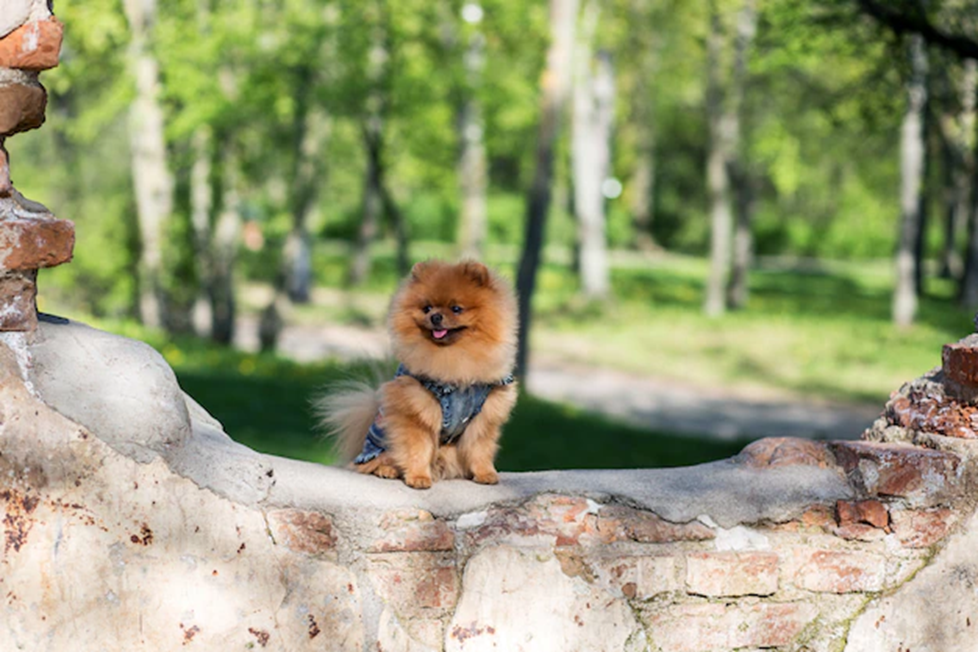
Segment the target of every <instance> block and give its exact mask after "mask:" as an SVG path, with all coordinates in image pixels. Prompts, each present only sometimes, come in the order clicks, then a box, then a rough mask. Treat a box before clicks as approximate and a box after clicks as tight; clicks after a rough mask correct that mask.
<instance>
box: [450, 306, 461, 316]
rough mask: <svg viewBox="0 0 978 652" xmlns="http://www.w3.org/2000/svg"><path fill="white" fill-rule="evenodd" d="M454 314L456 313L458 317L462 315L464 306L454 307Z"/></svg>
mask: <svg viewBox="0 0 978 652" xmlns="http://www.w3.org/2000/svg"><path fill="white" fill-rule="evenodd" d="M452 312H454V313H455V314H456V315H461V314H462V306H452Z"/></svg>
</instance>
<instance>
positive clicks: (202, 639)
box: [0, 0, 978, 652]
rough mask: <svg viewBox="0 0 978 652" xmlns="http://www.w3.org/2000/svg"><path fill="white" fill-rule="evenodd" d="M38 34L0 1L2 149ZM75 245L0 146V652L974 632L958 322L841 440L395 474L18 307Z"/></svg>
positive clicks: (48, 46) (40, 57)
mask: <svg viewBox="0 0 978 652" xmlns="http://www.w3.org/2000/svg"><path fill="white" fill-rule="evenodd" d="M60 30H61V28H60V25H59V24H58V23H57V21H56V20H55V19H53V18H52V17H51V15H50V12H49V10H48V6H47V4H46V3H44V2H40V1H36V0H0V152H2V143H3V139H4V138H6V137H8V136H10V135H11V134H13V133H15V132H17V131H20V130H23V129H26V128H30V127H34V126H37V125H38V124H40V122H41V121H42V119H43V97H44V91H43V88H42V87H41V86H40V85H39V83H38V82H37V69H39V68H44V67H49V66H50V65H53V64H54V63H55V62H56V60H57V51H58V44H59V43H60ZM39 107H40V108H39ZM38 110H40V111H41V113H40V114H38ZM72 241H73V229H72V227H71V224H70V223H67V222H63V221H59V220H55V219H54V218H53V217H52V216H51V215H50V214H49V213H48V212H47V210H46V209H44V208H43V207H40V206H38V205H37V204H34V203H33V202H30V201H29V200H27V199H24V198H23V197H22V196H21V195H20V194H19V193H17V191H16V190H15V189H14V188H13V186H12V184H11V183H10V182H9V166H8V165H7V162H6V155H5V153H4V154H2V155H0V330H3V331H6V332H4V333H0V506H2V509H3V517H2V520H0V529H2V532H3V537H2V546H3V549H2V553H0V651H4V652H5V651H6V650H31V651H37V652H43V651H48V650H50V651H62V650H66V651H72V652H76V651H81V652H84V651H88V650H91V651H96V650H152V651H160V650H163V651H166V650H189V649H199V650H208V651H210V650H221V651H224V650H249V649H250V650H259V649H267V650H288V651H302V650H350V651H362V650H371V651H374V650H376V651H386V652H422V651H431V650H435V651H441V650H445V651H453V652H454V651H463V650H464V651H475V650H504V651H507V652H519V651H530V650H533V651H549V650H553V651H554V652H557V651H559V652H574V651H580V652H598V651H603V650H607V651H619V650H621V651H640V650H650V651H669V652H712V651H727V650H749V651H756V650H777V651H782V652H786V651H789V650H790V651H793V652H801V651H808V652H816V651H818V652H822V651H824V652H829V651H846V652H870V651H884V650H885V651H887V652H890V651H897V650H899V651H900V652H904V651H909V650H913V651H914V652H921V651H926V650H932V651H941V652H946V651H951V650H955V651H957V650H971V649H976V647H978V646H976V644H975V643H974V641H975V640H976V639H975V634H974V631H973V628H974V627H978V592H976V590H975V586H976V585H978V523H976V520H975V519H976V517H975V515H974V514H975V512H974V496H975V463H974V459H975V455H974V452H975V451H974V447H975V445H976V444H975V439H976V428H978V418H976V416H975V415H976V408H975V407H974V405H973V401H974V400H975V398H976V397H978V348H976V347H978V336H971V337H969V338H966V339H965V340H962V342H960V343H957V344H955V345H951V346H948V347H946V349H945V351H944V356H943V369H936V370H934V371H933V372H931V373H930V374H928V375H926V376H924V377H922V378H920V379H918V380H916V381H914V382H912V383H908V384H907V385H906V386H904V387H903V388H901V390H900V391H898V392H896V393H894V396H893V397H892V399H891V400H890V402H889V403H888V404H887V406H886V408H885V409H884V411H883V414H882V416H881V417H880V419H879V420H878V421H877V422H876V424H874V426H873V427H872V428H871V429H870V430H869V431H868V432H867V433H866V434H865V436H864V440H863V441H855V442H854V441H836V442H811V441H805V440H797V439H765V440H761V441H759V442H755V443H753V444H751V445H750V446H748V447H747V448H746V449H745V450H744V451H743V452H742V453H741V454H740V455H738V456H736V457H735V458H733V459H729V460H723V461H719V462H714V463H710V464H704V465H700V466H696V467H690V468H682V469H660V470H655V469H643V470H628V471H611V470H606V471H565V472H545V473H520V474H513V473H504V474H502V478H501V482H500V484H499V485H497V486H482V485H477V484H474V483H471V482H466V481H450V482H442V483H438V484H436V485H435V486H434V487H433V488H432V489H430V490H427V491H414V490H411V489H409V488H407V487H406V486H404V485H403V484H402V483H400V482H397V481H390V480H381V479H378V478H373V477H363V476H360V475H357V474H354V473H351V472H349V471H346V470H343V469H338V468H327V467H322V466H317V465H314V464H308V463H303V462H298V461H294V460H287V459H282V458H276V457H271V456H266V455H261V454H259V453H256V452H255V451H252V450H250V449H248V448H245V447H244V446H241V445H239V444H236V443H235V442H234V441H232V440H231V438H230V437H228V435H227V434H226V433H224V431H223V428H222V427H221V424H220V423H218V422H217V421H216V420H215V419H214V418H213V417H211V416H210V415H209V414H208V413H207V412H206V410H204V409H203V408H202V407H201V406H199V405H198V404H197V403H195V402H194V401H193V400H192V399H191V398H190V397H188V396H186V395H185V394H184V393H183V392H182V391H181V390H180V387H179V386H178V385H177V382H176V379H175V377H174V375H173V372H172V370H171V369H170V368H169V367H168V366H167V365H166V363H165V362H164V361H163V359H162V358H161V357H160V356H159V355H158V354H157V353H156V352H154V351H153V350H152V349H151V348H150V347H148V346H146V345H144V344H142V343H139V342H135V341H132V340H128V339H125V338H121V337H118V336H115V335H111V334H108V333H104V332H100V331H97V330H94V329H91V328H88V327H86V326H84V325H81V324H77V323H73V322H69V321H67V320H63V319H58V318H52V317H48V316H43V315H42V316H39V315H38V314H37V311H36V307H35V303H34V296H35V281H36V273H37V269H38V268H40V267H44V266H48V265H52V264H57V263H59V262H64V261H65V260H67V259H69V258H70V256H71V245H72ZM842 434H846V435H848V434H850V433H842ZM595 436H600V433H595Z"/></svg>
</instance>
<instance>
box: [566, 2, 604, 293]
mask: <svg viewBox="0 0 978 652" xmlns="http://www.w3.org/2000/svg"><path fill="white" fill-rule="evenodd" d="M597 23H598V5H597V3H596V2H594V1H592V2H589V3H588V4H587V6H586V7H585V9H584V12H583V14H582V18H581V29H580V30H579V33H578V39H577V53H576V57H575V58H576V61H575V64H576V65H575V67H576V68H577V71H576V75H575V80H574V103H573V108H574V111H573V129H572V132H573V137H572V168H573V172H574V212H575V215H576V217H577V229H578V231H577V233H578V246H579V252H580V253H579V264H580V268H579V269H580V277H581V290H582V291H583V293H584V296H586V297H588V298H591V299H603V298H606V297H607V296H608V291H609V288H610V279H609V272H608V247H607V237H606V233H605V200H604V195H603V193H602V185H603V183H604V181H605V179H607V178H608V176H609V172H610V170H611V128H612V118H613V117H614V95H615V88H614V77H613V71H612V64H611V57H610V55H609V54H608V53H606V52H602V53H599V54H598V56H597V57H593V56H592V53H591V41H592V39H593V37H594V30H595V28H596V26H597Z"/></svg>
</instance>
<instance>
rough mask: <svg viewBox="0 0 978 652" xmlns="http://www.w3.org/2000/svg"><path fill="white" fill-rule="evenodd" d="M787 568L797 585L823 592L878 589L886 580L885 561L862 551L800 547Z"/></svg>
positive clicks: (873, 554)
mask: <svg viewBox="0 0 978 652" xmlns="http://www.w3.org/2000/svg"><path fill="white" fill-rule="evenodd" d="M787 567H788V576H789V577H790V579H791V581H792V582H793V583H794V584H795V586H797V587H798V588H801V589H805V590H808V591H817V592H820V593H859V592H864V591H879V590H881V589H882V588H883V584H884V582H885V580H886V560H885V559H884V558H883V557H882V556H880V555H878V554H875V553H871V552H863V551H859V550H820V549H817V548H799V549H796V550H794V551H793V552H792V555H791V560H790V561H789V563H788V564H787Z"/></svg>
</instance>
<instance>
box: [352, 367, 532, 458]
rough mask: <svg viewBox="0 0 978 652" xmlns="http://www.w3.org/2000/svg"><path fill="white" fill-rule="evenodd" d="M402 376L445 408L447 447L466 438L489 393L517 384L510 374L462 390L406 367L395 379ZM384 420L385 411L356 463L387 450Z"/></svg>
mask: <svg viewBox="0 0 978 652" xmlns="http://www.w3.org/2000/svg"><path fill="white" fill-rule="evenodd" d="M401 376H411V377H412V378H414V379H416V380H417V381H418V382H419V383H421V385H422V386H423V387H424V388H425V389H427V390H428V391H429V392H431V393H432V394H433V395H434V397H435V398H436V399H437V400H438V403H439V405H441V434H440V441H441V443H442V444H443V445H444V444H451V443H454V442H455V441H456V440H457V439H458V438H459V437H461V436H462V433H463V432H465V428H466V427H467V426H468V425H469V422H470V421H472V419H474V418H475V417H476V415H478V414H479V413H480V412H482V407H483V406H484V405H485V404H486V399H487V398H489V392H491V391H492V390H493V389H495V388H496V387H502V386H504V385H510V384H512V383H513V381H514V378H513V375H512V374H510V375H509V376H506V377H505V378H503V379H502V380H500V381H499V382H495V383H476V384H474V385H468V386H465V387H460V386H458V385H452V384H449V383H439V382H438V381H436V380H433V379H431V378H425V377H424V376H416V375H414V374H412V373H411V372H410V371H408V370H407V367H405V366H404V365H403V364H402V365H400V366H399V367H398V368H397V373H396V374H394V377H395V378H399V377H401ZM383 421H384V414H383V412H381V413H379V414H378V415H377V418H376V419H374V422H373V424H372V425H371V426H370V430H369V431H368V432H367V438H366V440H364V442H363V450H362V451H361V453H360V454H359V455H357V457H356V459H355V460H353V461H354V463H356V464H363V463H364V462H369V461H370V460H372V459H374V458H375V457H377V456H378V455H380V454H381V453H383V452H384V451H385V450H387V447H386V445H385V443H386V439H387V433H386V432H385V431H384V425H383Z"/></svg>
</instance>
